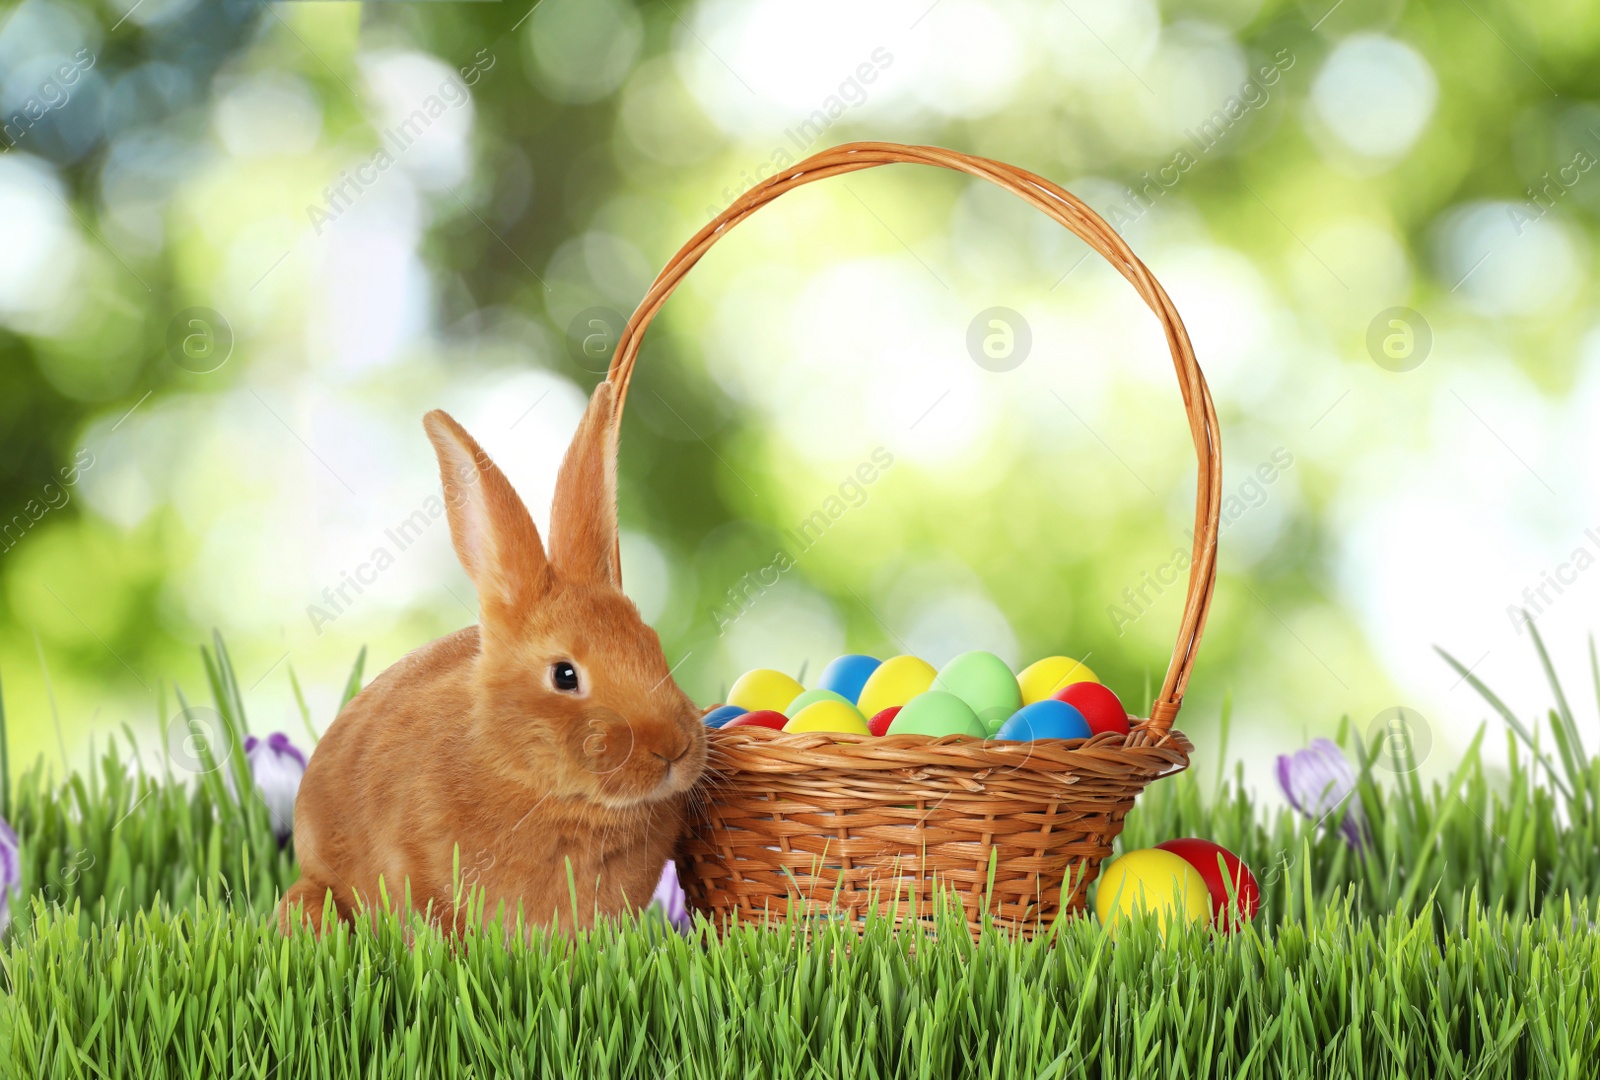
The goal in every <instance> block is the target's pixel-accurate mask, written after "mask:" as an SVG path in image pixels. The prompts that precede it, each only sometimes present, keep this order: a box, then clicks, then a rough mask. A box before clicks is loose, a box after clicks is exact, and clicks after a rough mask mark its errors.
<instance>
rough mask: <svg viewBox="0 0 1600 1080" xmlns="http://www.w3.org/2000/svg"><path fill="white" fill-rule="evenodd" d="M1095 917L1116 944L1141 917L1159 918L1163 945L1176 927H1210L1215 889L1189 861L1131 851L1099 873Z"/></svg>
mask: <svg viewBox="0 0 1600 1080" xmlns="http://www.w3.org/2000/svg"><path fill="white" fill-rule="evenodd" d="M1094 909H1095V914H1097V915H1098V916H1099V917H1100V924H1101V925H1102V926H1103V927H1105V931H1106V933H1107V934H1109V935H1111V938H1112V940H1116V937H1117V934H1118V933H1119V932H1120V931H1121V929H1122V928H1123V927H1124V925H1125V924H1126V922H1127V920H1128V919H1129V918H1130V917H1131V916H1133V915H1134V914H1136V913H1138V912H1150V913H1152V914H1155V915H1157V916H1159V920H1158V923H1157V925H1158V928H1159V930H1160V933H1161V937H1162V939H1163V940H1165V939H1166V936H1167V928H1168V927H1169V926H1173V925H1180V924H1192V923H1203V922H1208V921H1210V919H1211V890H1210V889H1208V888H1207V887H1206V882H1205V878H1203V877H1201V875H1200V871H1198V870H1196V869H1195V868H1194V867H1193V866H1192V865H1191V864H1190V863H1189V861H1188V860H1187V859H1185V858H1183V857H1182V856H1181V855H1176V854H1174V853H1172V852H1170V851H1161V850H1159V849H1156V848H1145V849H1143V850H1140V851H1130V852H1127V853H1126V854H1124V855H1123V856H1122V857H1121V858H1120V859H1117V860H1116V861H1115V862H1112V863H1111V864H1110V865H1108V866H1107V867H1105V869H1103V870H1102V871H1101V872H1100V884H1099V886H1098V888H1097V891H1096V892H1095V898H1094Z"/></svg>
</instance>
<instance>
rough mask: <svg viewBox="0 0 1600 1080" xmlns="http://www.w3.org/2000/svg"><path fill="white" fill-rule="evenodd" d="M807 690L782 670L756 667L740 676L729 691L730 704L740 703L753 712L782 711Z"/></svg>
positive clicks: (742, 706) (739, 704)
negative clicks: (765, 710)
mask: <svg viewBox="0 0 1600 1080" xmlns="http://www.w3.org/2000/svg"><path fill="white" fill-rule="evenodd" d="M804 692H805V687H803V686H801V685H800V684H799V683H797V682H795V681H794V680H793V679H791V678H789V676H787V675H785V674H784V673H783V672H781V671H771V670H769V669H767V668H756V669H755V670H754V671H747V672H745V673H744V674H743V675H740V676H739V681H738V682H736V683H734V684H733V689H732V690H729V691H728V704H729V705H738V706H740V707H741V708H745V709H749V710H750V711H751V712H761V711H762V710H764V709H771V710H772V711H773V712H782V711H783V710H784V709H786V708H788V707H789V702H791V701H793V700H794V699H795V698H797V697H799V696H800V695H801V694H802V693H804Z"/></svg>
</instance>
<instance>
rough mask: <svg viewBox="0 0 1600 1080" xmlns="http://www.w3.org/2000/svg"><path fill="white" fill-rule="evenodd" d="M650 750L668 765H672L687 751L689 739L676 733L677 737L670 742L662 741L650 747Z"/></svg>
mask: <svg viewBox="0 0 1600 1080" xmlns="http://www.w3.org/2000/svg"><path fill="white" fill-rule="evenodd" d="M650 752H651V753H652V754H654V755H655V756H656V757H658V758H660V759H661V760H662V761H665V762H666V763H667V764H668V765H672V764H674V763H676V762H677V761H679V760H680V759H681V758H682V757H683V755H685V754H687V753H688V752H689V740H688V739H686V738H684V737H683V735H682V734H678V737H677V738H676V739H673V740H672V741H671V742H666V741H663V742H662V743H660V744H658V745H656V746H653V747H651V748H650Z"/></svg>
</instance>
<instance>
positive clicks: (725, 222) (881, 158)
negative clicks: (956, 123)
mask: <svg viewBox="0 0 1600 1080" xmlns="http://www.w3.org/2000/svg"><path fill="white" fill-rule="evenodd" d="M902 161H903V162H911V163H914V164H919V165H934V166H937V167H939V168H942V169H953V170H955V171H957V172H964V173H968V174H970V175H972V176H976V177H980V178H982V179H984V180H987V181H989V182H990V183H992V184H996V185H998V186H1000V187H1003V188H1005V189H1006V190H1007V191H1010V192H1011V193H1012V194H1014V195H1018V196H1020V197H1021V198H1023V199H1025V200H1026V201H1028V202H1029V203H1031V204H1033V205H1034V206H1035V207H1037V208H1038V209H1039V210H1041V211H1043V212H1044V213H1046V214H1048V215H1050V217H1052V218H1054V219H1055V220H1056V221H1058V222H1060V223H1061V224H1062V225H1064V226H1066V227H1067V228H1068V229H1071V230H1072V231H1073V232H1074V233H1076V234H1077V235H1078V236H1079V237H1080V238H1081V239H1082V240H1083V241H1084V242H1085V243H1087V244H1088V245H1089V246H1090V247H1092V248H1094V249H1095V250H1096V251H1098V252H1099V253H1100V254H1101V255H1102V256H1104V257H1105V259H1106V261H1107V262H1109V263H1110V264H1111V265H1112V266H1113V267H1115V268H1116V270H1117V272H1118V273H1120V274H1121V275H1122V276H1123V277H1125V278H1127V279H1128V283H1129V284H1131V285H1132V286H1133V287H1134V288H1135V289H1137V290H1139V295H1140V296H1142V297H1143V298H1144V301H1145V303H1146V304H1148V305H1150V310H1151V311H1153V312H1155V314H1156V317H1157V318H1158V319H1160V320H1161V326H1162V329H1163V330H1164V331H1165V332H1166V336H1167V346H1168V348H1170V349H1171V350H1172V365H1173V367H1174V368H1175V369H1176V370H1177V373H1178V388H1179V390H1180V391H1182V393H1183V404H1184V408H1185V409H1186V410H1187V411H1188V414H1189V431H1190V434H1191V435H1192V436H1193V438H1194V449H1195V455H1196V457H1197V459H1198V462H1199V474H1198V476H1197V482H1196V488H1197V490H1196V495H1195V507H1194V522H1195V525H1194V552H1193V557H1192V561H1191V562H1190V564H1189V588H1188V592H1187V594H1186V595H1185V597H1184V604H1183V619H1182V621H1181V622H1180V623H1179V626H1178V641H1177V644H1176V645H1175V646H1174V647H1173V650H1172V661H1171V663H1170V664H1168V666H1167V676H1166V679H1165V680H1164V681H1163V682H1162V684H1161V693H1160V695H1159V696H1158V697H1157V698H1156V700H1155V703H1154V704H1153V705H1152V706H1151V709H1150V718H1149V720H1147V721H1145V723H1144V724H1143V725H1141V726H1142V727H1144V728H1145V729H1146V730H1147V731H1149V732H1150V733H1151V734H1154V735H1156V736H1157V737H1160V736H1164V735H1165V734H1166V733H1167V732H1168V731H1169V730H1170V729H1171V727H1172V721H1173V718H1174V717H1176V716H1177V715H1178V709H1179V707H1180V706H1181V705H1182V703H1183V693H1184V689H1185V688H1186V687H1187V686H1188V683H1189V673H1190V671H1191V670H1192V669H1193V668H1194V661H1195V654H1196V652H1197V651H1198V649H1199V647H1200V635H1201V633H1202V632H1203V631H1204V630H1205V623H1206V614H1207V612H1208V611H1209V610H1210V607H1211V594H1212V589H1213V586H1214V585H1215V584H1216V579H1217V515H1218V510H1219V508H1220V506H1221V502H1222V457H1221V451H1220V446H1221V442H1220V435H1219V433H1218V430H1217V412H1216V409H1215V407H1214V406H1213V405H1212V403H1211V391H1210V390H1209V389H1208V388H1207V386H1206V380H1205V376H1204V375H1202V374H1201V373H1200V365H1199V364H1198V363H1196V362H1195V356H1194V347H1193V346H1192V345H1191V344H1190V343H1189V334H1188V332H1187V331H1186V330H1185V329H1184V327H1183V320H1182V319H1180V318H1179V317H1178V312H1177V309H1176V308H1174V307H1173V306H1172V300H1171V299H1170V298H1169V297H1168V296H1167V293H1166V290H1164V289H1163V288H1162V287H1161V284H1160V283H1159V282H1158V281H1156V279H1155V278H1154V277H1153V276H1152V275H1151V273H1150V271H1149V270H1148V269H1147V268H1146V267H1145V265H1144V263H1142V262H1140V261H1139V260H1138V258H1137V257H1136V256H1135V255H1134V254H1133V252H1132V251H1131V250H1129V248H1128V245H1127V244H1126V243H1125V242H1124V241H1123V239H1122V237H1120V236H1118V235H1117V233H1116V232H1115V231H1114V230H1113V229H1112V228H1111V226H1110V225H1107V224H1106V222H1105V221H1104V219H1102V218H1101V217H1100V215H1098V214H1096V213H1095V212H1094V211H1093V210H1091V209H1089V207H1088V206H1087V205H1085V204H1084V203H1083V202H1082V201H1080V200H1079V199H1078V198H1076V197H1075V196H1073V195H1072V194H1070V193H1069V192H1067V191H1066V190H1064V189H1063V188H1061V187H1059V186H1058V185H1056V184H1053V183H1051V182H1050V181H1048V180H1046V179H1044V178H1043V177H1039V176H1035V175H1034V174H1033V173H1030V172H1027V171H1025V170H1023V169H1019V168H1016V167H1015V166H1012V165H1004V164H1001V163H1000V162H998V161H990V160H989V159H987V158H980V157H973V156H971V155H969V154H961V153H957V152H956V151H954V150H944V149H941V148H939V147H936V146H904V145H901V144H899V143H880V142H857V143H845V144H843V145H841V146H836V147H834V148H832V149H831V150H824V151H822V152H821V153H819V154H813V155H812V156H811V157H808V158H806V159H805V160H804V161H801V162H798V163H797V164H794V165H791V166H789V167H788V168H787V169H784V170H783V171H781V172H779V173H777V174H775V175H773V176H771V177H769V178H768V179H766V180H764V181H762V182H761V183H760V184H757V185H756V186H755V187H753V188H751V189H750V190H749V191H747V192H745V193H744V194H743V195H741V196H740V197H739V198H738V199H736V200H734V202H733V204H732V205H731V206H729V207H728V208H727V209H726V210H724V211H723V212H722V213H720V214H718V215H717V216H716V217H715V218H714V219H712V220H711V221H710V222H709V223H708V224H707V225H706V226H705V227H704V228H703V229H701V230H700V231H699V232H697V233H695V235H694V236H693V237H692V238H691V239H690V240H689V242H688V243H686V244H684V245H683V247H681V248H679V249H678V252H677V254H676V255H674V256H673V257H672V259H671V261H669V262H668V263H667V265H666V267H665V268H663V269H662V271H661V273H660V274H659V275H657V277H656V279H655V281H654V282H653V283H652V284H651V286H650V291H649V292H647V293H646V294H645V296H644V299H643V300H641V301H640V302H639V306H638V308H636V309H635V310H634V313H633V316H632V317H631V318H630V319H629V320H628V325H627V326H626V327H625V328H624V329H623V331H622V336H621V338H620V339H619V340H618V342H617V351H616V354H615V355H614V356H613V357H612V359H611V369H610V371H609V372H608V373H607V375H606V378H607V379H609V380H610V381H611V382H612V383H613V384H614V385H615V387H616V410H617V411H618V412H619V413H620V412H621V410H622V405H623V402H624V401H626V400H627V397H628V381H629V380H630V379H631V378H632V377H633V365H634V363H635V362H636V361H637V359H638V356H639V345H640V342H641V341H642V340H643V337H644V331H645V328H646V327H648V326H649V325H650V320H651V319H653V318H655V315H656V312H657V311H659V310H661V305H662V304H664V303H665V302H666V299H667V297H669V296H671V295H672V292H673V290H675V289H676V288H677V287H678V285H679V283H680V282H682V280H683V277H684V275H685V274H687V273H688V272H689V270H690V269H691V268H692V267H693V266H694V264H695V263H697V262H699V261H700V258H701V256H703V255H704V254H705V253H706V252H707V251H709V250H710V249H711V245H712V244H715V243H716V242H717V241H718V240H720V239H721V238H722V237H723V236H725V235H726V234H727V232H728V230H729V229H731V228H732V227H733V226H735V225H737V224H738V223H739V222H741V221H743V220H744V219H745V218H747V217H749V216H750V215H751V214H753V213H755V212H756V211H757V210H758V209H760V208H761V207H763V206H765V205H766V204H767V203H769V202H772V201H773V200H774V199H776V198H777V197H778V196H780V195H783V194H785V193H786V192H789V191H792V190H794V189H795V188H797V187H799V186H800V185H802V184H809V183H811V182H812V181H813V180H821V179H823V178H825V177H829V176H838V175H841V174H843V173H851V172H855V171H857V170H859V169H870V168H873V167H875V166H878V165H889V164H892V163H895V162H902ZM615 430H616V429H615V427H613V431H615ZM621 558H622V557H621V553H620V551H618V552H616V553H614V554H613V560H614V568H615V569H616V571H617V579H618V580H621Z"/></svg>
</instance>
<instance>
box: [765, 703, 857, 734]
mask: <svg viewBox="0 0 1600 1080" xmlns="http://www.w3.org/2000/svg"><path fill="white" fill-rule="evenodd" d="M783 730H784V731H837V732H843V733H845V734H847V735H871V734H872V732H870V731H868V730H867V719H866V717H864V716H862V715H861V714H860V713H859V712H857V711H856V708H855V706H854V705H851V704H850V703H849V702H848V701H813V702H812V703H811V704H810V705H807V706H806V707H805V708H803V709H801V710H800V711H799V712H797V713H795V714H794V717H793V719H791V720H790V721H789V722H788V723H787V724H785V725H783Z"/></svg>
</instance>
